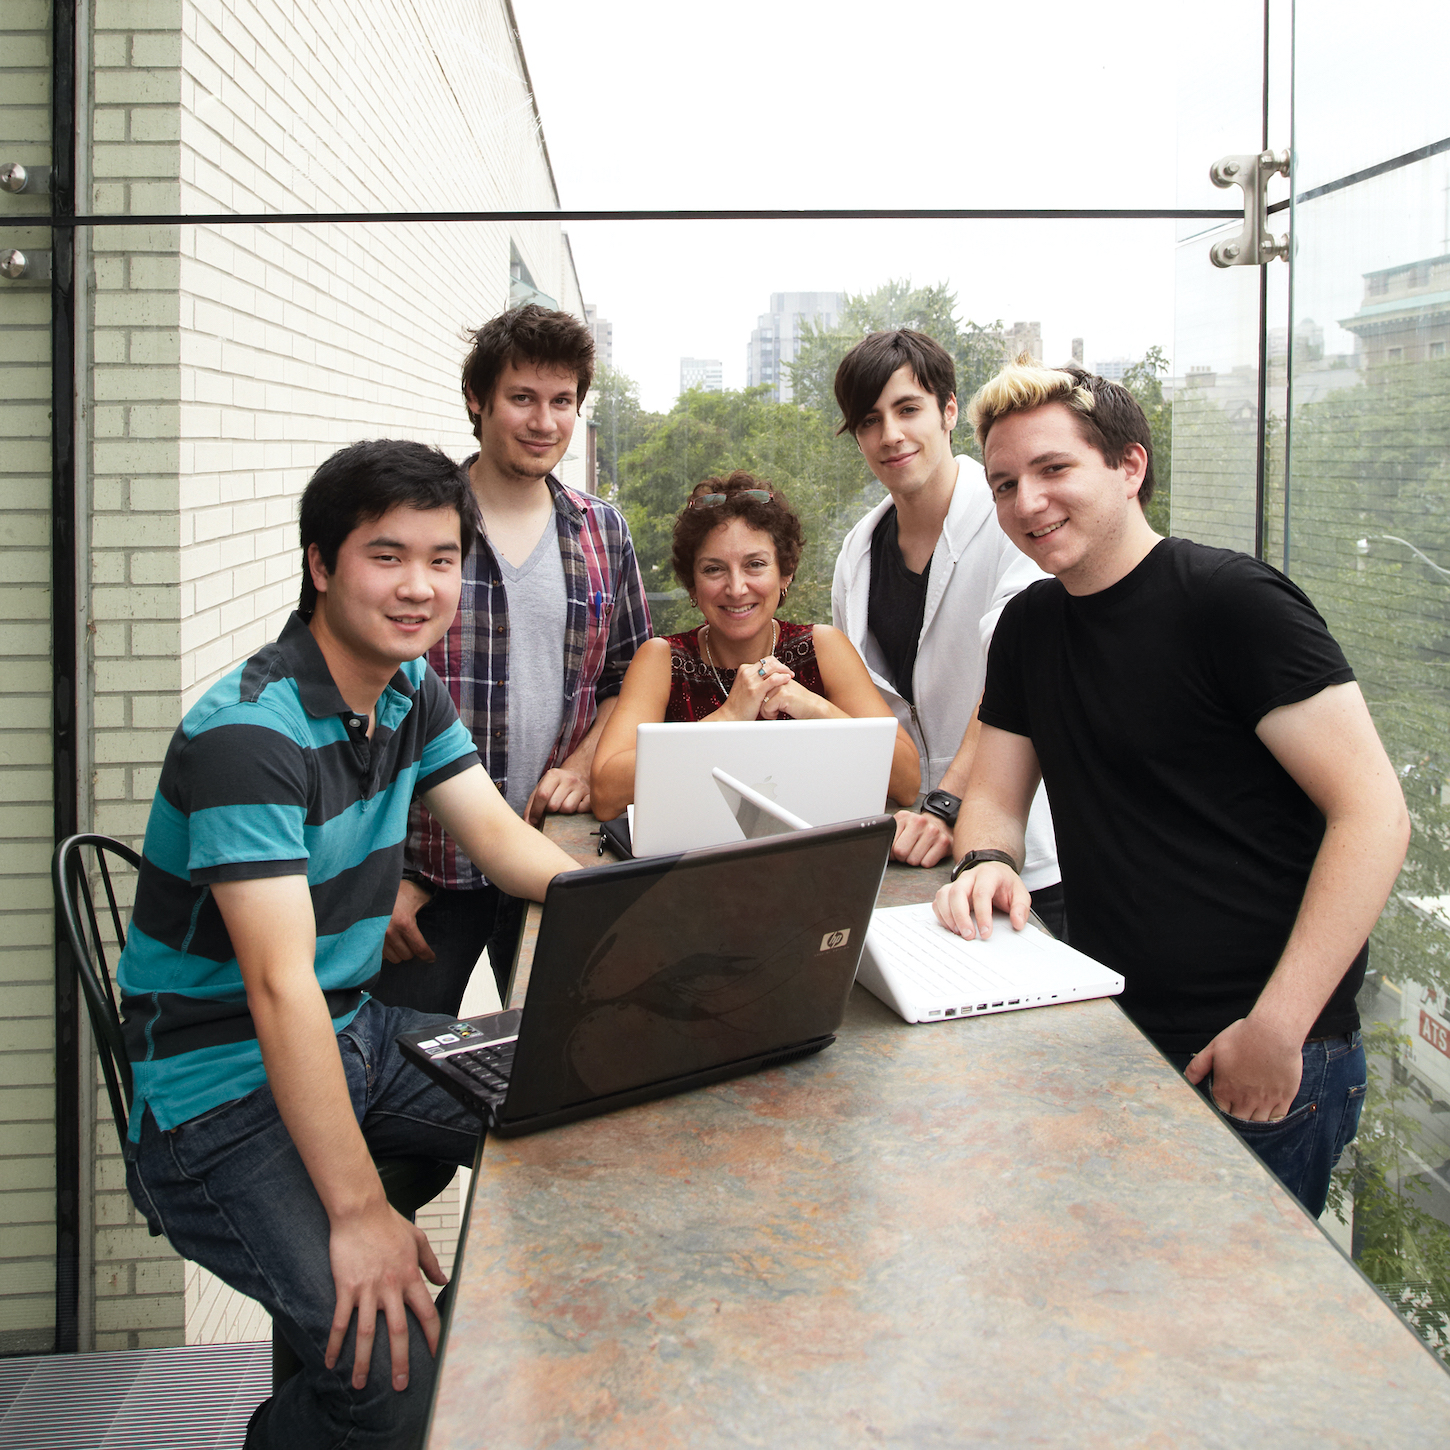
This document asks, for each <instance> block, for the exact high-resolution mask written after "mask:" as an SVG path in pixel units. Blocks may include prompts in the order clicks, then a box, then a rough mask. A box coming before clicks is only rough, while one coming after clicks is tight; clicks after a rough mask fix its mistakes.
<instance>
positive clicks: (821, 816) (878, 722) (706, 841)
mask: <svg viewBox="0 0 1450 1450" xmlns="http://www.w3.org/2000/svg"><path fill="white" fill-rule="evenodd" d="M895 743H896V720H895V717H893V716H887V717H886V718H884V719H871V720H748V721H739V722H735V721H730V722H724V723H718V724H717V723H716V722H714V721H710V722H708V723H706V724H688V723H686V724H664V725H641V726H640V727H639V729H638V734H637V736H636V749H635V766H634V809H633V811H632V813H631V816H630V837H631V850H632V852H633V854H634V855H635V856H636V857H641V856H662V855H667V854H669V853H670V852H673V851H693V850H698V849H699V848H701V847H703V846H721V845H726V844H728V843H730V842H732V841H742V840H744V839H746V836H745V832H744V831H743V830H742V829H741V827H740V825H739V823H738V822H737V821H736V819H735V816H734V813H733V812H732V810H731V807H730V806H729V805H728V804H727V803H726V801H725V798H724V797H723V796H722V794H721V792H720V790H719V789H718V787H717V784H716V781H715V779H714V776H713V775H712V772H713V771H714V770H715V769H717V768H718V769H720V770H722V771H725V772H727V773H728V774H729V775H730V776H732V777H733V778H734V779H735V780H737V781H740V782H741V783H743V784H744V785H745V786H747V787H748V788H749V789H750V790H751V791H752V792H754V793H755V794H756V795H758V796H761V797H763V798H764V799H766V800H768V801H773V802H775V804H777V805H778V806H781V807H782V808H784V809H785V810H786V811H787V812H789V813H790V814H791V815H794V816H797V817H799V818H801V819H802V820H806V821H809V822H810V823H811V824H812V825H813V826H828V825H834V824H835V823H836V822H838V821H850V820H859V819H861V818H863V817H866V816H874V815H877V814H879V813H880V812H881V811H882V810H883V809H884V807H885V804H886V787H887V784H888V783H889V781H890V778H891V755H892V751H893V749H894V748H895Z"/></svg>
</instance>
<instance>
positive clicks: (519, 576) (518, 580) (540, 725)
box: [494, 516, 568, 815]
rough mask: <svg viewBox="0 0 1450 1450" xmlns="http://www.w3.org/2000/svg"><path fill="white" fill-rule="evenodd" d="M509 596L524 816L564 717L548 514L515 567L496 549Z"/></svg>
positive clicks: (511, 746)
mask: <svg viewBox="0 0 1450 1450" xmlns="http://www.w3.org/2000/svg"><path fill="white" fill-rule="evenodd" d="M494 557H495V558H496V559H497V560H498V567H499V573H500V574H501V575H502V576H503V583H504V591H505V593H506V594H507V595H508V611H509V711H508V713H509V720H508V732H509V733H508V790H507V792H506V793H505V799H507V801H508V803H509V805H510V806H512V807H513V809H514V811H515V812H516V813H517V814H519V815H523V813H524V807H525V806H526V805H528V803H529V797H530V796H531V795H532V794H533V793H534V787H535V786H536V785H538V783H539V777H540V776H541V775H543V773H544V768H545V766H546V765H547V764H548V763H549V755H550V752H551V751H552V750H553V748H554V741H555V739H556V738H557V737H558V734H559V726H560V724H561V723H562V722H563V719H564V625H565V621H566V618H567V615H568V600H567V598H566V595H565V587H564V560H563V557H562V556H561V555H560V553H559V530H558V528H557V526H556V524H555V522H554V519H553V517H552V516H550V518H549V521H548V523H547V524H545V526H544V532H543V535H542V536H541V537H540V539H539V542H538V543H537V544H536V545H535V546H534V551H533V553H532V554H530V555H529V557H528V558H527V559H525V560H524V562H523V564H522V565H520V566H519V567H518V568H517V569H516V568H514V566H513V565H512V564H510V563H509V561H508V560H507V559H505V558H504V557H503V555H501V554H499V553H498V551H497V550H495V551H494Z"/></svg>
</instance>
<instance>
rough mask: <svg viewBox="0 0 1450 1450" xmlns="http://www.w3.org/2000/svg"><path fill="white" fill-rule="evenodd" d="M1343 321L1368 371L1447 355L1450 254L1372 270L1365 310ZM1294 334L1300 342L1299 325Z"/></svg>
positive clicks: (1366, 278) (1366, 276)
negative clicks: (1351, 334)
mask: <svg viewBox="0 0 1450 1450" xmlns="http://www.w3.org/2000/svg"><path fill="white" fill-rule="evenodd" d="M1339 325H1340V326H1341V327H1342V328H1344V329H1345V331H1346V332H1352V333H1353V334H1354V336H1355V339H1356V341H1357V343H1358V351H1359V354H1360V357H1361V359H1362V360H1363V366H1364V369H1365V371H1366V372H1375V373H1378V372H1379V369H1381V368H1384V367H1391V366H1393V365H1394V364H1395V363H1411V362H1428V361H1430V360H1431V359H1438V358H1443V357H1444V356H1445V355H1446V345H1447V343H1450V253H1447V254H1446V255H1444V256H1439V257H1426V258H1425V259H1424V260H1423V261H1421V262H1406V263H1404V264H1403V265H1401V266H1399V267H1385V268H1384V269H1383V270H1382V271H1378V272H1366V273H1365V274H1364V300H1363V301H1362V302H1361V303H1360V307H1359V311H1358V312H1356V313H1355V314H1354V316H1353V317H1346V318H1343V319H1342V320H1341V321H1340V324H1339ZM1294 333H1295V343H1296V345H1297V343H1298V341H1299V329H1298V328H1295V330H1294ZM1320 346H1321V348H1322V346H1323V343H1322V341H1321V344H1320ZM1381 378H1382V375H1381Z"/></svg>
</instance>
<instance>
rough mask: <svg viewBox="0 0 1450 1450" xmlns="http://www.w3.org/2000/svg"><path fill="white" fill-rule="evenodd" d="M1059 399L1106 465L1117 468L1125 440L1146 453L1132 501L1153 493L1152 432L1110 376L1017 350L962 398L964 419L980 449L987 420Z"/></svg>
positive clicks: (1129, 396)
mask: <svg viewBox="0 0 1450 1450" xmlns="http://www.w3.org/2000/svg"><path fill="white" fill-rule="evenodd" d="M1051 403H1061V404H1062V405H1063V406H1064V407H1066V408H1067V409H1068V410H1069V411H1070V412H1071V413H1072V414H1073V415H1074V416H1075V418H1076V420H1077V426H1078V432H1079V434H1080V435H1081V437H1082V440H1083V442H1085V443H1088V444H1090V445H1091V446H1092V447H1093V448H1096V449H1097V451H1098V452H1099V453H1101V454H1102V455H1103V462H1104V463H1106V464H1107V465H1108V467H1109V468H1117V467H1119V466H1120V465H1121V463H1122V461H1123V452H1124V450H1125V449H1126V448H1127V447H1128V446H1129V445H1130V444H1134V443H1136V444H1138V445H1139V447H1141V448H1142V449H1143V451H1144V452H1145V453H1146V454H1147V455H1148V467H1147V470H1146V472H1145V473H1144V475H1143V482H1142V485H1141V486H1140V488H1139V489H1138V502H1139V503H1141V504H1143V505H1146V504H1147V503H1148V500H1149V499H1151V498H1152V497H1153V435H1152V431H1151V430H1150V428H1149V427H1148V419H1147V417H1146V416H1145V415H1144V413H1143V410H1142V408H1140V407H1139V406H1138V400H1137V399H1136V398H1135V397H1134V396H1133V395H1132V394H1131V393H1130V392H1129V391H1128V390H1127V389H1126V388H1125V387H1123V385H1122V384H1121V383H1114V382H1110V381H1109V380H1108V379H1107V378H1100V377H1098V376H1097V375H1096V374H1094V373H1090V372H1087V371H1086V370H1085V369H1083V368H1076V367H1065V368H1048V367H1043V366H1042V364H1041V363H1037V362H1034V361H1033V360H1032V357H1031V355H1030V354H1028V353H1025V352H1024V353H1021V354H1019V355H1018V357H1017V359H1016V361H1015V362H1010V363H1008V364H1007V366H1006V367H1004V368H1003V369H1002V371H1001V372H1000V373H998V374H997V376H996V377H995V378H993V379H992V380H991V381H990V382H986V383H983V384H982V386H981V387H980V388H978V389H977V391H976V393H975V394H974V395H973V397H972V401H971V402H970V403H968V404H967V421H968V422H969V423H970V424H971V426H972V431H973V433H975V435H976V438H977V447H978V448H980V449H982V450H983V453H984V455H985V452H986V447H987V435H988V434H989V433H990V432H991V431H992V425H993V424H995V423H998V422H1000V421H1001V420H1002V419H1003V418H1005V417H1007V415H1008V414H1010V413H1027V412H1030V411H1031V410H1032V409H1034V408H1045V407H1047V406H1048V405H1049V404H1051Z"/></svg>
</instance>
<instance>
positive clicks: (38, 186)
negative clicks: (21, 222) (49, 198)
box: [0, 161, 50, 196]
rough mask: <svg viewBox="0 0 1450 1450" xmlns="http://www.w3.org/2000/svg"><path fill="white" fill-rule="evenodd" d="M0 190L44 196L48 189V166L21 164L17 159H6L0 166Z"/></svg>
mask: <svg viewBox="0 0 1450 1450" xmlns="http://www.w3.org/2000/svg"><path fill="white" fill-rule="evenodd" d="M0 191H9V192H12V193H16V194H19V193H20V192H28V193H30V195H32V196H36V195H39V196H44V195H45V194H46V193H47V192H49V191H50V167H48V166H22V165H21V164H20V162H18V161H7V162H5V164H4V165H3V166H0Z"/></svg>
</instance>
